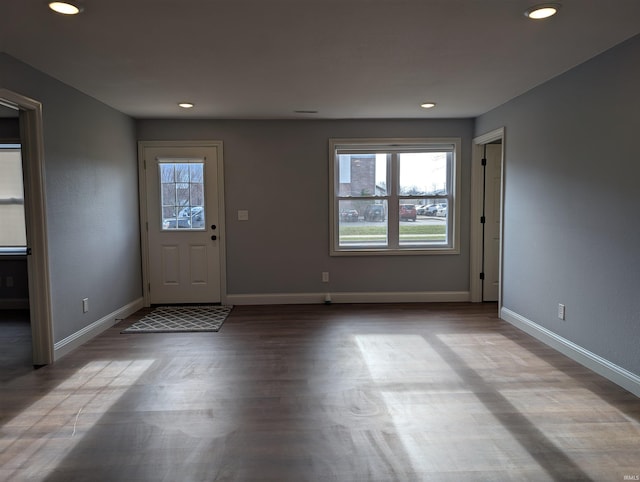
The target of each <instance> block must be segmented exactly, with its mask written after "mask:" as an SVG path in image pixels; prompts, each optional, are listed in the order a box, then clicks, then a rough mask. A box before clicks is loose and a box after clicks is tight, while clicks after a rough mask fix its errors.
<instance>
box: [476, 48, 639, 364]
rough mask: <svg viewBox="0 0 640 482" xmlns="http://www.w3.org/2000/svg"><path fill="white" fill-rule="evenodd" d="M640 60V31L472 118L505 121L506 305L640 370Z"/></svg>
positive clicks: (487, 123) (482, 125)
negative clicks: (561, 313)
mask: <svg viewBox="0 0 640 482" xmlns="http://www.w3.org/2000/svg"><path fill="white" fill-rule="evenodd" d="M638 59H640V36H636V37H634V38H633V39H631V40H629V41H627V42H625V43H623V44H621V45H619V46H618V47H616V48H614V49H611V50H609V51H607V52H605V53H604V54H602V55H600V56H599V57H596V58H595V59H592V60H591V61H589V62H586V63H584V64H582V65H580V66H578V67H576V68H575V69H573V70H571V71H569V72H567V73H565V74H564V75H562V76H559V77H557V78H555V79H553V80H551V81H549V82H547V83H546V84H543V85H542V86H539V87H538V88H536V89H534V90H532V91H530V92H528V93H526V94H525V95H523V96H521V97H519V98H517V99H514V100H513V101H511V102H509V103H507V104H505V105H503V106H501V107H499V108H497V109H495V110H493V111H491V112H489V113H487V114H485V115H483V116H481V117H480V118H478V119H477V122H476V128H475V131H476V135H481V134H483V133H485V132H488V131H491V130H493V129H495V128H497V127H500V126H505V127H506V143H505V146H506V156H505V158H506V168H505V208H504V209H505V220H504V297H503V302H504V306H505V307H506V308H508V309H510V310H512V311H514V312H516V313H518V314H520V315H522V316H524V317H526V318H527V319H529V320H531V321H533V322H535V323H538V324H539V325H541V326H543V327H545V328H547V329H549V330H551V331H553V332H555V333H557V334H559V335H560V336H562V337H564V338H566V339H569V340H571V341H573V342H574V343H576V344H578V345H580V346H582V347H584V348H586V349H587V350H590V351H592V352H593V353H595V354H597V355H600V356H602V357H604V358H605V359H607V360H610V361H612V362H613V363H615V364H617V365H619V366H621V367H623V368H626V369H627V370H629V371H631V372H633V373H636V374H640V344H639V343H638V340H640V296H638V293H639V290H640V251H639V247H640V227H639V225H638V213H640V196H639V193H640V188H639V184H638V183H639V181H640V158H639V155H638V141H637V139H638V134H639V133H640V114H639V113H640V91H639V90H638V86H639V85H640V62H638ZM558 303H564V304H566V321H561V320H559V319H558V318H557V307H558Z"/></svg>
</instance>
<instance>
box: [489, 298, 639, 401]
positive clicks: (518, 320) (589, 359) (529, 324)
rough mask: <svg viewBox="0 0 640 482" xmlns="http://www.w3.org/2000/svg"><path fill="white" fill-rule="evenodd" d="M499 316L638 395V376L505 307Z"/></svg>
mask: <svg viewBox="0 0 640 482" xmlns="http://www.w3.org/2000/svg"><path fill="white" fill-rule="evenodd" d="M500 317H501V318H502V319H503V320H505V321H507V322H508V323H511V324H512V325H514V326H515V327H516V328H519V329H521V330H522V331H524V332H526V333H528V334H530V335H531V336H533V337H534V338H537V339H538V340H540V341H541V342H543V343H545V344H546V345H549V346H550V347H551V348H554V349H555V350H557V351H559V352H560V353H562V354H563V355H566V356H568V357H569V358H571V359H572V360H574V361H577V362H578V363H580V364H581V365H583V366H585V367H587V368H588V369H590V370H592V371H594V372H596V373H597V374H599V375H602V376H603V377H605V378H607V379H608V380H610V381H612V382H613V383H615V384H617V385H620V386H621V387H622V388H624V389H625V390H628V391H630V392H631V393H633V394H634V395H636V396H637V397H640V376H638V375H636V374H635V373H632V372H630V371H629V370H626V369H624V368H622V367H620V366H618V365H616V364H614V363H611V362H610V361H609V360H607V359H605V358H602V357H601V356H599V355H596V354H595V353H592V352H590V351H589V350H586V349H584V348H582V347H581V346H579V345H576V344H575V343H573V342H572V341H569V340H567V339H566V338H563V337H561V336H559V335H557V334H556V333H554V332H552V331H551V330H548V329H546V328H544V327H543V326H540V325H538V324H537V323H534V322H533V321H531V320H529V319H527V318H525V317H524V316H521V315H519V314H518V313H515V312H513V311H511V310H509V309H507V308H502V309H501V310H500Z"/></svg>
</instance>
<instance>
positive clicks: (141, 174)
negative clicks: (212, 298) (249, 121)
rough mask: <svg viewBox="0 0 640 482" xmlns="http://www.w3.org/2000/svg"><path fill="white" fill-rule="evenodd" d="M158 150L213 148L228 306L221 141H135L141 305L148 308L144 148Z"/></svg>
mask: <svg viewBox="0 0 640 482" xmlns="http://www.w3.org/2000/svg"><path fill="white" fill-rule="evenodd" d="M157 147H177V148H182V147H215V148H217V152H218V163H217V164H218V185H217V186H216V187H217V191H218V210H219V213H218V228H217V232H218V242H219V247H220V249H219V253H220V302H221V303H222V304H223V305H224V304H226V303H227V261H226V260H227V256H226V249H225V238H226V235H225V233H226V229H225V226H226V225H225V217H224V213H225V209H224V156H223V151H222V141H138V185H139V190H140V242H141V244H142V246H141V250H142V296H143V300H144V306H147V307H148V306H151V302H150V297H149V286H150V281H151V280H150V276H149V232H148V230H147V226H148V219H147V185H146V175H145V149H147V148H150V149H153V148H157Z"/></svg>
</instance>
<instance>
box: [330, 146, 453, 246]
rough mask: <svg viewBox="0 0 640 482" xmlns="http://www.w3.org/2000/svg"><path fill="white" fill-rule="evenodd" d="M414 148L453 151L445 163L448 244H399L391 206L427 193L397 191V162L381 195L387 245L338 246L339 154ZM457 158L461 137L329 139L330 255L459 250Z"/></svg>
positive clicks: (396, 220) (395, 219)
mask: <svg viewBox="0 0 640 482" xmlns="http://www.w3.org/2000/svg"><path fill="white" fill-rule="evenodd" d="M417 149H426V150H437V149H447V150H452V160H451V163H450V164H449V165H448V169H449V171H450V172H449V173H448V179H449V181H448V182H449V185H448V190H449V193H448V195H447V196H439V197H447V198H448V202H449V205H448V215H447V233H448V239H447V243H444V244H439V245H429V246H424V245H420V246H416V245H413V246H412V245H408V246H401V245H400V244H399V233H398V226H399V222H398V212H397V211H398V209H397V208H394V206H398V205H399V204H400V199H410V198H412V197H416V198H424V197H428V196H424V195H420V196H409V195H399V194H398V185H399V179H398V177H399V176H398V172H397V165H396V166H395V169H394V166H389V169H390V171H391V172H390V173H389V175H388V176H387V179H388V182H389V187H390V191H391V192H390V193H389V194H388V195H387V196H385V197H384V198H378V199H387V200H388V211H389V212H388V221H387V222H388V236H389V243H388V246H375V247H371V246H362V245H361V246H349V247H344V246H342V247H341V246H340V243H339V222H340V214H339V201H340V200H341V199H345V197H340V196H339V195H338V194H339V193H338V191H337V189H338V186H339V182H340V179H339V178H338V176H339V168H338V167H339V157H338V153H345V152H349V151H353V152H361V153H362V152H369V151H370V152H371V153H373V152H375V151H376V150H377V151H378V152H380V151H394V152H397V153H401V152H403V151H406V152H410V151H415V150H417ZM460 157H461V139H460V138H459V137H444V138H443V137H440V138H360V139H329V180H330V182H329V233H330V239H329V246H330V252H329V254H330V256H388V255H450V254H459V253H460V201H459V196H460V177H461V176H460Z"/></svg>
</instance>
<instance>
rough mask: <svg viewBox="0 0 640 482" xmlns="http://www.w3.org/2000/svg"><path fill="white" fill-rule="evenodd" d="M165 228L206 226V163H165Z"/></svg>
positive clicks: (162, 190)
mask: <svg viewBox="0 0 640 482" xmlns="http://www.w3.org/2000/svg"><path fill="white" fill-rule="evenodd" d="M159 168H160V193H161V194H160V195H161V203H162V230H163V231H166V230H169V231H172V230H201V229H204V227H205V224H206V220H205V208H204V205H205V203H204V163H203V162H200V161H194V162H188V163H186V162H184V161H182V162H164V161H163V162H161V163H160V164H159Z"/></svg>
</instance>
